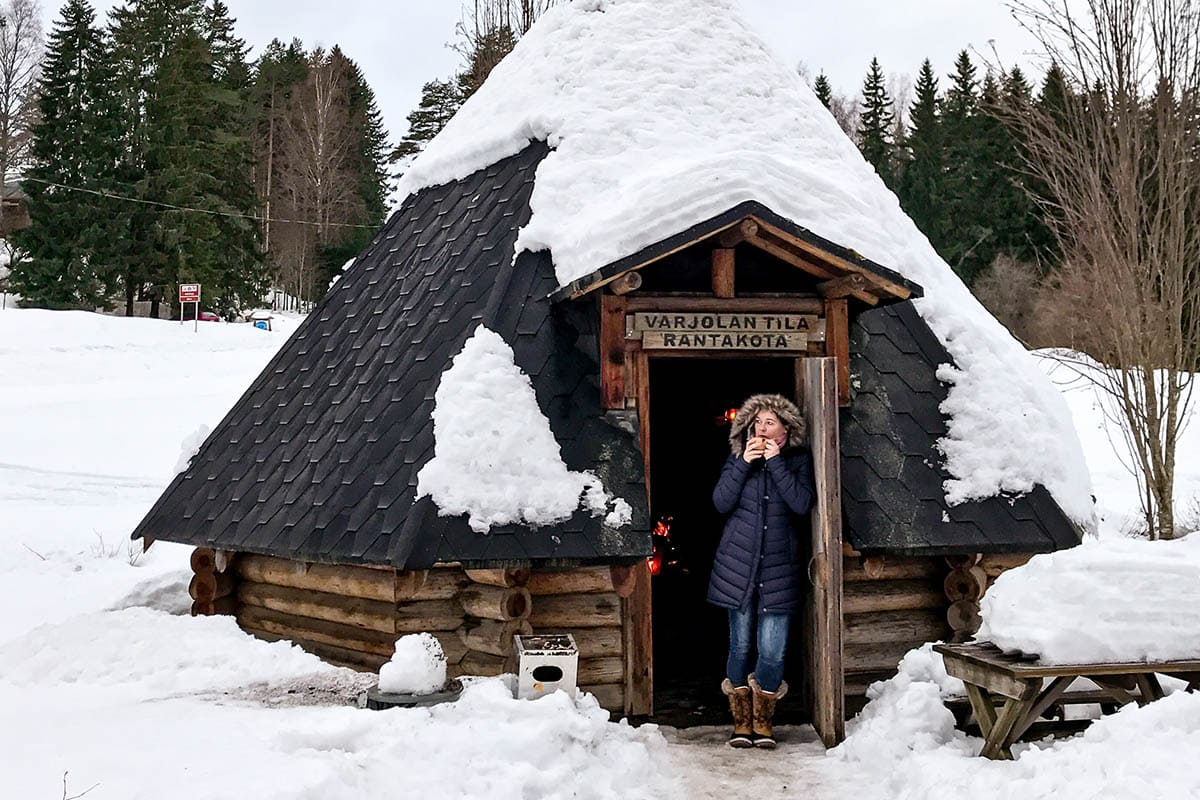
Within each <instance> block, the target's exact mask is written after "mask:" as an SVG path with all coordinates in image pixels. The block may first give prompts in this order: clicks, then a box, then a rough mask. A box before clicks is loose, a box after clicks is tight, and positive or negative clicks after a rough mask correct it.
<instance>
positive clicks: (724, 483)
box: [708, 447, 814, 614]
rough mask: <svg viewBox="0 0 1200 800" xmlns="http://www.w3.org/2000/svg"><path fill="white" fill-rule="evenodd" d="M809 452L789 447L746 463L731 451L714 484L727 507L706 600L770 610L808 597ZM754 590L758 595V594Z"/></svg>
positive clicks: (717, 500)
mask: <svg viewBox="0 0 1200 800" xmlns="http://www.w3.org/2000/svg"><path fill="white" fill-rule="evenodd" d="M813 494H814V489H813V467H812V456H811V455H810V454H809V452H808V450H806V449H804V448H801V447H787V448H785V449H784V450H783V452H781V453H780V454H779V455H778V456H776V457H775V458H772V459H765V460H764V459H756V460H755V461H754V462H753V463H750V464H747V463H746V461H745V459H743V458H742V457H741V456H740V455H731V456H730V457H729V459H728V460H727V461H726V462H725V467H724V468H723V469H722V470H721V479H720V480H719V481H717V485H716V488H715V489H713V505H715V506H716V507H717V511H719V512H721V513H722V514H726V515H728V518H727V519H726V521H725V531H724V533H723V534H722V535H721V543H720V544H719V545H717V554H716V557H715V558H714V559H713V570H712V577H710V578H709V581H708V602H710V603H713V604H714V605H718V606H721V607H722V608H748V607H749V604H750V602H751V599H752V598H755V597H756V596H757V601H756V602H757V605H758V610H759V611H761V612H766V613H772V614H786V613H791V612H793V611H796V610H797V608H798V607H799V603H800V600H801V598H802V597H803V588H804V584H803V580H804V566H803V564H801V563H800V562H801V554H802V553H803V552H804V550H803V549H802V547H801V542H800V538H799V537H800V535H801V529H798V527H797V524H796V523H797V522H798V521H799V518H800V517H801V516H802V515H805V514H807V513H808V512H809V511H810V510H811V508H812V504H813ZM756 592H757V595H756Z"/></svg>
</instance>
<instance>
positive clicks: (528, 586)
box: [192, 551, 635, 713]
mask: <svg viewBox="0 0 1200 800" xmlns="http://www.w3.org/2000/svg"><path fill="white" fill-rule="evenodd" d="M197 553H198V554H199V555H198V556H196V557H194V558H193V564H194V569H195V571H196V577H195V578H194V579H193V581H192V583H193V589H194V591H195V592H196V593H195V594H193V597H194V598H195V597H201V598H208V599H207V602H210V603H211V602H212V599H213V598H211V597H209V595H214V596H219V597H221V598H223V599H224V601H225V605H224V606H223V607H226V608H227V609H228V610H227V613H235V612H236V615H237V619H238V624H239V625H241V627H242V628H243V629H244V630H246V631H248V632H250V633H253V634H254V635H255V636H258V637H259V638H262V639H266V640H269V641H278V640H283V639H286V640H289V641H292V642H294V643H296V644H297V645H299V646H300V647H302V648H304V649H305V650H307V651H309V652H311V653H313V654H314V655H316V656H318V657H320V658H322V659H324V660H326V661H329V662H331V663H334V664H338V665H340V666H346V667H350V668H352V669H357V670H360V671H378V670H379V668H380V667H381V666H382V665H383V664H384V663H386V662H387V660H388V659H389V658H390V657H391V655H392V653H393V652H394V648H395V641H396V639H397V638H399V637H400V636H403V635H405V634H409V633H418V632H422V631H427V632H429V633H432V634H433V635H434V636H436V637H437V638H438V641H440V642H441V644H442V649H443V651H445V653H446V659H447V662H448V664H447V672H448V674H449V676H450V677H459V676H462V675H485V676H494V675H500V674H503V673H506V672H514V671H516V668H517V662H516V652H515V646H514V639H513V636H514V635H516V634H521V635H528V634H532V633H570V634H572V635H573V636H574V637H575V642H576V644H577V645H578V647H579V674H578V685H579V687H580V688H581V689H584V690H585V691H588V692H591V693H592V694H594V695H596V697H597V698H598V699H599V700H600V703H601V705H603V706H604V707H605V708H607V709H609V710H611V711H614V712H617V713H622V712H624V710H625V697H626V691H625V682H626V674H627V670H626V664H625V655H626V645H625V637H624V636H623V627H622V615H621V611H622V598H623V597H628V596H629V595H630V594H631V592H632V589H633V587H634V585H635V581H634V578H635V575H634V573H633V572H632V571H631V570H628V569H624V568H620V567H614V568H610V567H607V566H603V567H584V568H573V569H563V570H536V571H531V570H528V569H496V570H464V569H462V568H461V567H460V566H458V565H445V566H439V567H436V568H434V569H430V570H422V571H415V572H404V571H396V570H393V569H388V568H379V567H362V566H338V565H330V564H305V563H303V562H298V561H290V560H288V559H282V558H273V557H270V556H259V555H250V554H243V555H241V556H239V557H238V558H237V559H236V561H234V562H233V567H232V568H231V569H230V570H229V571H228V573H225V574H222V573H219V572H217V571H216V569H215V566H214V558H213V554H212V552H211V551H208V552H206V553H201V552H200V551H197ZM221 592H224V594H223V595H220V594H219V593H221ZM198 602H200V601H199V600H197V603H198ZM193 607H194V608H195V607H196V606H195V604H194V606H193ZM195 613H203V612H195ZM210 613H211V612H210Z"/></svg>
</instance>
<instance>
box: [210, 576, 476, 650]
mask: <svg viewBox="0 0 1200 800" xmlns="http://www.w3.org/2000/svg"><path fill="white" fill-rule="evenodd" d="M233 573H234V574H235V576H236V598H237V609H236V614H237V619H238V624H239V625H241V627H242V628H243V629H244V630H246V631H248V632H250V633H253V634H254V635H255V636H258V637H260V638H263V639H268V640H272V641H274V640H280V639H287V640H289V641H292V642H294V643H296V644H297V645H299V646H300V647H302V648H304V649H305V650H307V651H309V652H311V653H313V654H314V655H316V656H318V657H320V658H322V659H324V660H326V661H329V662H331V663H334V664H338V665H340V666H345V667H350V668H351V669H357V670H360V671H372V672H374V671H378V670H379V668H380V667H381V666H383V664H385V663H386V662H387V660H388V659H389V658H390V657H391V655H392V653H393V652H394V651H395V642H396V639H398V638H399V637H401V636H404V635H406V634H410V633H420V632H428V633H431V634H433V635H434V636H435V637H437V639H438V641H439V642H440V643H441V645H442V650H443V652H445V654H446V660H447V662H448V671H450V672H451V673H452V674H454V671H455V668H456V667H457V666H458V665H459V664H461V663H462V662H463V660H464V659H465V658H466V656H467V654H468V652H469V648H468V647H467V645H466V644H465V643H464V640H463V629H464V628H465V626H466V622H467V618H466V614H465V612H464V611H463V609H462V606H461V605H460V604H459V603H458V601H457V597H458V595H459V594H460V593H461V592H462V591H463V590H464V589H465V588H466V587H467V586H469V585H471V581H470V579H469V578H468V577H467V575H466V573H465V572H464V571H463V570H462V569H461V568H458V567H445V568H437V569H432V570H419V571H397V570H394V569H389V568H386V567H363V566H344V565H332V564H306V563H304V562H299V561H291V560H288V559H283V558H273V557H270V556H259V555H251V554H243V555H241V556H239V557H238V559H237V560H236V562H234V569H233Z"/></svg>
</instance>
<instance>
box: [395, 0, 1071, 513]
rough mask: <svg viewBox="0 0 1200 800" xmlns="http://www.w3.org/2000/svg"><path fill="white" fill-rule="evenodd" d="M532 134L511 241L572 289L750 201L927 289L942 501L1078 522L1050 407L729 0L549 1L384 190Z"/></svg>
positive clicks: (465, 164)
mask: <svg viewBox="0 0 1200 800" xmlns="http://www.w3.org/2000/svg"><path fill="white" fill-rule="evenodd" d="M532 140H544V141H546V142H548V143H549V145H550V146H551V147H552V148H554V150H553V151H552V152H551V153H550V154H549V155H548V156H547V157H546V158H545V159H544V160H543V161H542V163H541V164H540V166H539V167H538V171H537V176H536V183H535V186H534V190H533V194H532V197H531V200H530V204H531V207H532V212H533V213H532V217H531V219H530V220H529V223H528V224H527V225H526V227H525V228H524V229H523V230H522V232H521V235H520V238H519V239H518V242H517V251H518V252H520V251H521V250H540V249H547V248H548V249H549V250H550V251H551V253H552V255H553V258H554V264H555V270H556V273H557V277H558V280H559V282H560V283H561V284H563V285H566V284H568V283H570V282H571V281H573V280H576V279H578V278H580V277H583V276H585V275H588V274H589V273H591V272H593V271H595V270H597V269H599V268H601V267H603V266H605V265H607V264H610V263H612V262H614V261H617V260H618V259H620V258H623V257H625V256H628V255H631V254H633V253H635V252H637V251H639V250H641V249H642V248H644V247H647V246H649V245H651V244H654V243H655V242H658V241H661V240H663V239H665V238H667V237H668V236H671V235H673V234H675V233H678V232H680V231H683V230H685V229H687V228H688V227H690V226H692V225H695V224H697V223H699V222H703V221H704V220H707V219H710V218H712V217H714V216H716V215H718V214H720V213H722V212H724V211H727V210H728V209H730V208H732V207H733V206H735V205H737V204H738V203H741V202H744V201H748V200H756V201H758V202H760V203H762V204H764V205H766V206H768V207H769V208H770V209H771V210H773V211H775V212H776V213H778V214H781V215H782V216H784V217H786V218H788V219H790V220H792V221H793V222H795V223H796V224H798V225H801V226H803V227H806V228H808V229H810V230H812V231H813V232H814V233H816V234H818V235H820V236H823V237H825V238H827V239H830V240H832V241H834V242H837V243H838V244H840V245H843V246H845V247H849V248H853V249H854V250H856V251H858V252H859V253H860V254H862V255H863V256H865V257H867V258H869V259H871V260H873V261H876V262H878V263H880V264H883V265H885V266H888V267H890V268H892V269H895V270H897V271H898V272H900V273H901V274H903V275H904V276H905V277H906V278H908V279H910V280H913V281H916V282H917V283H919V284H921V285H922V286H923V287H924V288H925V292H926V297H925V298H924V299H922V300H919V301H917V303H916V305H917V309H918V311H919V312H920V313H921V315H922V316H923V317H924V318H925V320H926V321H927V322H928V323H929V325H930V327H931V328H932V329H933V330H934V332H935V333H936V334H937V336H938V338H939V339H940V340H941V341H942V342H943V344H945V346H946V348H947V350H949V352H950V353H951V355H952V356H953V357H954V359H955V361H956V362H957V365H958V369H957V370H951V369H944V370H943V371H942V373H941V376H940V377H941V378H942V379H943V380H945V381H946V382H948V383H950V384H951V389H950V397H949V400H948V401H947V403H946V405H945V407H944V409H943V410H944V411H945V412H946V413H947V414H948V415H949V416H950V430H949V435H948V436H947V437H946V438H945V439H944V440H943V441H942V443H941V444H942V447H943V449H944V451H945V453H946V468H947V469H948V470H949V472H950V474H951V476H952V478H951V480H949V481H947V483H946V486H945V490H946V497H947V500H948V501H949V502H951V503H952V504H957V503H961V502H964V501H968V500H975V499H983V498H986V497H991V496H993V495H996V494H998V493H1001V492H1009V493H1019V492H1025V491H1028V490H1030V489H1032V488H1033V486H1034V485H1035V484H1036V483H1041V484H1043V485H1045V486H1046V487H1047V488H1048V489H1049V490H1050V492H1051V493H1052V494H1053V495H1054V497H1055V499H1056V500H1057V501H1058V503H1059V504H1060V506H1062V508H1063V509H1064V511H1066V512H1067V514H1068V515H1069V516H1070V517H1071V518H1072V519H1074V520H1076V521H1077V522H1081V523H1088V524H1091V522H1092V519H1093V513H1092V503H1091V487H1090V480H1089V476H1088V472H1087V467H1086V465H1085V463H1084V460H1083V454H1082V450H1081V448H1080V445H1079V441H1078V439H1077V437H1076V435H1075V432H1074V430H1073V428H1072V426H1071V418H1070V415H1069V414H1068V411H1067V408H1066V406H1065V404H1064V403H1063V401H1062V399H1061V398H1060V397H1059V395H1058V393H1057V392H1056V391H1055V389H1054V388H1053V386H1051V385H1050V383H1049V382H1048V381H1047V380H1046V378H1045V377H1044V376H1043V375H1042V374H1040V373H1039V371H1038V370H1037V369H1036V367H1035V365H1034V364H1033V362H1032V360H1031V359H1030V357H1029V356H1028V355H1027V354H1026V352H1025V350H1024V348H1022V347H1021V346H1020V345H1019V344H1018V343H1017V342H1016V341H1015V340H1013V338H1012V337H1011V336H1010V335H1009V333H1008V332H1007V331H1006V330H1005V329H1004V328H1003V327H1002V326H1001V325H1000V324H999V323H998V322H996V321H995V320H994V319H993V318H992V317H991V315H990V314H988V313H987V312H986V311H985V310H984V309H983V307H982V306H980V305H979V303H978V302H977V301H976V300H975V299H974V297H973V296H972V295H971V293H970V292H969V291H968V290H967V288H966V287H965V286H964V285H963V284H962V282H961V281H960V280H959V279H958V278H957V277H956V276H955V275H954V273H953V272H952V271H951V269H950V268H949V266H947V264H946V263H945V262H944V261H943V260H942V259H941V258H940V257H939V256H938V255H937V253H936V252H935V251H934V249H933V247H932V246H931V245H930V244H929V241H928V239H926V237H925V236H924V235H922V234H921V232H920V231H919V230H918V229H917V227H916V225H915V224H914V223H913V222H912V221H911V220H910V219H909V218H908V217H907V216H906V215H905V213H904V212H903V210H901V208H900V204H899V201H898V200H897V199H896V197H895V195H893V194H892V193H891V192H890V191H889V190H888V189H887V188H886V187H885V186H884V184H883V182H882V181H881V180H880V179H879V177H878V176H877V175H876V174H875V172H874V170H873V169H872V168H871V167H870V166H869V165H868V164H867V163H866V162H865V161H864V160H863V158H862V156H861V155H860V154H859V153H858V151H857V149H856V148H855V147H854V145H853V143H852V142H850V140H849V139H847V138H846V136H845V135H844V134H843V133H842V131H841V130H840V129H839V128H838V126H837V123H836V122H835V121H834V119H833V117H832V116H830V114H829V113H828V112H827V111H826V110H825V108H824V107H823V106H821V104H820V102H819V101H818V100H817V99H816V97H815V96H814V95H813V93H812V91H811V90H810V89H809V88H808V87H807V86H806V85H805V84H804V82H803V80H802V79H801V78H800V76H799V75H798V74H797V73H796V71H795V70H794V69H792V68H790V67H788V66H787V65H785V64H784V63H782V62H781V61H779V60H778V59H776V58H775V57H774V56H773V55H772V54H771V52H770V51H769V50H768V49H767V47H766V45H765V44H764V43H763V42H762V41H761V40H760V39H759V38H758V37H757V35H755V34H754V33H753V32H751V31H750V29H749V28H748V27H747V26H746V25H745V24H744V23H743V22H742V21H741V20H740V19H739V18H738V14H737V12H736V10H735V7H734V4H733V2H732V0H577V2H574V3H571V4H567V5H563V6H559V7H556V8H554V9H552V10H551V11H550V12H548V13H547V14H546V15H545V16H544V17H543V18H542V19H541V20H540V21H539V22H538V23H537V24H536V25H535V26H534V28H533V29H532V30H531V31H530V32H529V33H528V34H526V35H525V36H524V37H523V38H522V39H521V41H520V42H519V43H518V45H517V47H516V49H515V50H514V51H513V53H512V54H511V55H510V56H509V57H508V58H506V59H505V60H504V61H503V62H501V63H500V65H499V66H497V67H496V69H495V70H494V71H493V73H492V75H491V77H490V78H489V79H488V81H487V82H486V83H485V84H484V86H483V87H481V88H480V90H479V91H478V92H477V93H476V94H475V95H474V96H473V97H472V98H471V99H470V100H469V101H468V102H467V103H466V104H465V105H464V106H463V108H462V109H461V110H460V111H459V113H458V114H457V115H456V116H455V117H454V118H453V119H452V120H451V121H450V123H449V124H448V125H447V126H446V128H445V130H444V131H443V132H442V133H441V134H440V135H439V136H437V137H436V138H435V139H434V140H433V141H432V142H430V143H429V146H428V147H427V148H426V150H425V151H424V152H423V153H422V154H421V156H420V157H418V158H417V160H416V161H415V162H414V163H413V164H412V166H411V168H410V169H409V171H408V172H407V173H406V174H405V176H404V179H403V180H402V181H401V184H400V187H399V190H398V192H399V196H401V197H403V196H406V195H407V194H409V193H411V192H413V191H417V190H419V189H421V188H424V187H428V186H433V185H437V184H441V183H445V182H447V181H451V180H457V179H461V178H464V177H466V176H467V175H469V174H471V173H472V172H474V171H475V170H477V169H482V168H484V167H487V166H489V165H491V164H493V163H495V162H496V161H498V160H500V159H501V158H505V157H507V156H510V155H513V154H515V153H518V152H520V150H521V149H523V148H524V147H525V146H526V145H528V143H529V142H530V141H532Z"/></svg>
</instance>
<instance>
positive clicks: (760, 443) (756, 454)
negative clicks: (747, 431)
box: [742, 436, 779, 464]
mask: <svg viewBox="0 0 1200 800" xmlns="http://www.w3.org/2000/svg"><path fill="white" fill-rule="evenodd" d="M766 441H767V440H766V439H762V438H759V437H757V436H755V437H753V438H751V439H748V440H747V441H746V449H745V450H743V451H742V460H743V461H745V462H746V463H747V464H750V463H752V462H753V461H754V459H756V458H762V457H763V456H764V455H765V454H766ZM775 449H776V452H778V450H779V448H775Z"/></svg>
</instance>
